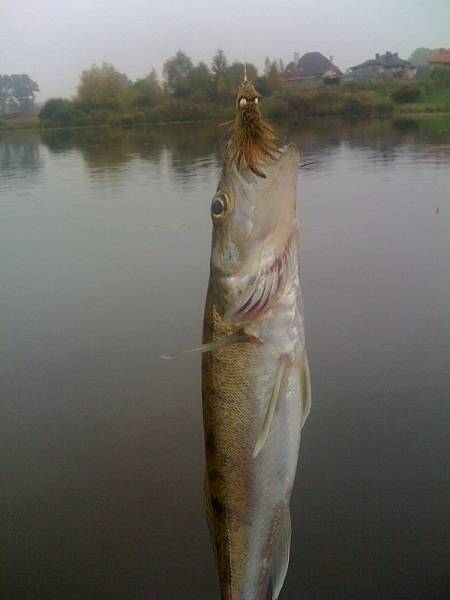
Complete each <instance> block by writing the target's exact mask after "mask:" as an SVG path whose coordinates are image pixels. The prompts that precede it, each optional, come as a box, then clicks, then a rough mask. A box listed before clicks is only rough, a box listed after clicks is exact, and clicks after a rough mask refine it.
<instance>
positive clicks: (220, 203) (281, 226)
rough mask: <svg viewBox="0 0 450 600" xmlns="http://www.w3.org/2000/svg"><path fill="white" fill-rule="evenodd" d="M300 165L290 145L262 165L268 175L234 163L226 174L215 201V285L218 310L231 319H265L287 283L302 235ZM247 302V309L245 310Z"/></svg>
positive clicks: (212, 260)
mask: <svg viewBox="0 0 450 600" xmlns="http://www.w3.org/2000/svg"><path fill="white" fill-rule="evenodd" d="M299 164H300V156H299V152H298V150H297V148H296V147H295V146H293V145H289V146H286V147H285V148H283V149H282V150H280V151H279V154H278V156H277V157H276V160H274V162H273V163H269V164H264V165H262V166H263V170H264V174H265V177H260V176H258V175H256V174H255V173H253V172H252V171H251V170H250V169H248V168H244V169H238V168H237V166H236V164H235V163H234V162H233V163H232V164H231V165H228V166H227V167H226V168H225V169H224V171H223V173H222V177H221V180H220V182H219V185H218V188H217V192H216V194H215V196H214V197H213V199H212V203H211V218H212V221H213V237H212V250H211V282H212V284H213V293H214V303H215V306H216V310H218V312H219V314H221V316H222V317H223V318H225V319H226V320H228V321H234V322H243V321H246V320H252V319H253V318H255V317H257V316H262V314H263V313H264V312H267V310H268V309H269V308H270V306H271V304H272V303H273V301H274V299H275V297H276V295H277V294H279V292H280V289H281V284H282V283H283V281H282V280H283V278H284V279H286V276H287V267H288V265H287V264H285V263H287V258H286V257H287V253H288V250H289V246H290V241H291V240H292V238H293V236H295V235H296V233H297V231H298V223H297V216H296V200H297V177H298V169H299ZM257 302H258V305H257V307H256V308H258V307H259V308H258V310H256V311H255V310H253V309H254V308H255V306H254V305H255V303H257ZM244 304H247V306H246V309H249V310H242V309H243V305H244Z"/></svg>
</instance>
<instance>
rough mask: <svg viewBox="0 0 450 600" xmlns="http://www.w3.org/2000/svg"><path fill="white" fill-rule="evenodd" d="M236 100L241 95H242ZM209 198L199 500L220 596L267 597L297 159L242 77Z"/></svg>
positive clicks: (281, 499) (297, 392) (296, 436)
mask: <svg viewBox="0 0 450 600" xmlns="http://www.w3.org/2000/svg"><path fill="white" fill-rule="evenodd" d="M244 100H245V101H244ZM236 108H237V118H236V123H235V125H234V130H233V132H232V138H231V141H230V143H229V145H228V152H227V157H226V160H225V163H224V167H223V170H222V173H221V176H220V180H219V183H218V186H217V191H216V193H215V194H214V196H213V198H212V201H211V208H210V212H211V219H212V223H213V231H212V242H211V256H210V276H209V282H208V289H207V295H206V303H205V311H204V325H203V346H202V347H201V348H200V351H201V352H202V398H203V423H204V436H205V455H206V461H205V478H204V507H205V511H206V516H207V521H208V526H209V531H210V534H211V538H212V542H213V547H214V554H215V562H216V566H217V571H218V575H219V581H220V594H221V600H266V598H267V597H270V598H272V600H276V599H277V598H278V597H279V595H280V592H281V588H282V586H283V582H284V579H285V576H286V573H287V570H288V563H289V556H290V541H291V518H290V510H289V502H290V497H291V492H292V487H293V484H294V479H295V475H296V469H297V460H298V453H299V445H300V437H301V430H302V427H303V425H304V423H305V421H306V419H307V417H308V414H309V411H310V407H311V383H310V373H309V366H308V358H307V354H306V349H305V334H304V311H303V303H302V295H301V287H300V276H299V265H298V247H299V230H300V228H299V220H298V217H297V211H296V202H297V177H298V172H299V164H300V155H299V151H298V149H297V148H296V147H295V146H294V145H287V146H285V147H283V148H278V147H277V146H276V145H275V142H274V140H275V136H274V134H273V130H272V129H271V128H270V126H269V125H268V124H266V123H265V122H264V121H263V120H262V116H261V113H260V107H259V96H258V94H257V92H256V90H255V88H254V87H253V85H252V84H251V83H250V82H247V81H245V82H244V83H243V84H242V85H241V87H240V90H239V92H238V97H237V102H236Z"/></svg>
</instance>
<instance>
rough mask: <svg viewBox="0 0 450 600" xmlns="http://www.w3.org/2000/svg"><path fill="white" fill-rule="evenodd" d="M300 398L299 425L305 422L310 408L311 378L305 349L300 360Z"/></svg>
mask: <svg viewBox="0 0 450 600" xmlns="http://www.w3.org/2000/svg"><path fill="white" fill-rule="evenodd" d="M300 399H301V403H302V405H301V426H302V427H303V425H304V424H305V422H306V419H307V418H308V415H309V411H310V410H311V379H310V376H309V364H308V356H307V354H306V350H304V351H303V354H302V358H301V360H300Z"/></svg>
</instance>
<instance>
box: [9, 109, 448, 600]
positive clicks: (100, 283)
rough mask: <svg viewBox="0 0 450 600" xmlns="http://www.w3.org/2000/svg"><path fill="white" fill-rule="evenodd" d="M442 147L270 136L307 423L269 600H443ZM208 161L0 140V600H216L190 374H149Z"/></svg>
mask: <svg viewBox="0 0 450 600" xmlns="http://www.w3.org/2000/svg"><path fill="white" fill-rule="evenodd" d="M441 119H442V118H441ZM424 123H425V124H424ZM448 131H449V129H448V126H447V128H445V127H444V128H440V127H439V126H436V127H433V126H431V125H429V123H428V121H426V120H425V121H424V122H420V124H418V123H417V122H415V121H413V120H406V121H394V122H392V121H388V120H386V121H356V122H342V121H330V120H317V121H311V122H308V123H306V124H304V125H302V126H298V127H296V128H288V127H285V128H283V139H285V140H287V141H290V142H295V143H296V144H298V145H299V147H300V149H301V151H302V154H303V158H304V162H305V166H304V167H303V168H302V169H300V171H299V190H300V191H299V212H300V215H301V220H302V223H303V224H304V230H303V232H302V243H301V248H300V262H301V276H302V287H303V296H304V304H305V323H306V338H307V347H308V354H309V361H310V367H311V378H312V390H313V393H312V396H313V403H312V410H311V414H310V417H309V420H308V422H307V423H306V425H305V428H304V431H303V435H302V446H301V450H300V462H299V470H298V476H297V480H296V484H295V487H294V492H293V498H292V523H293V540H292V550H291V564H290V569H289V573H288V576H287V579H286V583H285V587H284V589H283V592H282V594H281V596H280V600H298V599H300V598H302V599H303V600H306V599H308V600H319V599H320V600H322V599H323V600H335V599H343V600H344V599H345V600H353V599H355V600H356V599H361V600H362V599H364V600H375V599H383V600H390V599H399V600H400V599H402V600H404V599H409V600H411V599H419V598H420V599H427V600H428V599H436V598H447V597H448V596H449V593H450V585H449V577H448V557H449V553H450V549H449V519H448V516H449V490H450V468H449V464H448V447H449V444H448V431H449V417H450V406H449V399H450V361H449V347H450V318H449V304H450V278H449V265H450V231H449V229H450V228H449V224H450V218H449V214H450V210H449V209H450V205H449V204H450V203H449V199H450V135H449V133H448ZM222 145H223V129H220V128H218V127H217V126H215V125H211V124H209V125H207V124H190V125H176V126H175V125H174V126H154V127H148V128H140V129H134V130H108V129H85V130H72V131H46V132H41V133H39V132H17V133H8V132H3V133H0V255H1V266H2V272H3V274H2V278H1V279H2V294H1V300H0V302H1V306H0V317H1V321H2V324H1V330H2V336H1V338H2V343H1V346H0V365H1V366H0V369H1V371H2V390H3V391H2V398H1V404H2V409H1V411H2V417H1V423H0V433H1V435H0V444H1V463H2V474H3V477H2V479H3V483H2V494H1V496H2V500H1V502H2V519H1V524H0V531H1V535H2V539H3V542H2V552H1V561H2V563H3V566H2V572H3V574H4V576H3V578H2V579H3V583H2V586H3V588H4V593H3V594H2V598H5V599H8V600H13V599H14V600H16V599H17V600H28V599H39V600H40V599H45V600H47V599H51V600H60V599H63V600H72V599H77V600H81V599H82V600H90V599H92V600H109V599H120V600H128V599H130V600H131V599H133V600H135V599H152V600H153V599H155V600H166V599H167V600H212V599H214V598H218V597H219V596H218V585H217V578H216V573H215V569H214V563H213V554H212V548H211V545H210V541H209V536H208V531H207V526H206V521H205V518H204V514H203V509H202V477H203V467H204V462H203V438H202V421H201V394H200V359H199V357H198V356H186V357H183V358H180V359H178V360H176V361H164V360H161V358H160V355H161V354H162V353H165V352H176V351H178V350H181V349H185V348H189V347H192V346H195V345H198V343H199V341H200V336H201V327H202V312H203V302H204V298H205V293H206V285H207V278H208V269H209V246H210V235H211V223H210V216H209V205H210V200H211V198H212V196H213V194H214V191H215V187H216V185H217V180H218V175H219V172H220V161H221V158H220V156H221V147H222Z"/></svg>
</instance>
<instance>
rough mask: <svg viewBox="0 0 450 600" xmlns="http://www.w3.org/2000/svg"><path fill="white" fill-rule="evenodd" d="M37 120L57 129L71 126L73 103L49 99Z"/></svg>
mask: <svg viewBox="0 0 450 600" xmlns="http://www.w3.org/2000/svg"><path fill="white" fill-rule="evenodd" d="M39 118H40V119H41V120H42V121H46V122H47V123H49V124H51V125H55V126H59V127H65V126H67V125H73V122H74V118H75V108H74V105H73V102H71V101H70V100H64V99H63V98H50V100H47V102H46V103H45V104H44V106H43V107H42V109H41V112H40V113H39Z"/></svg>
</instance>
